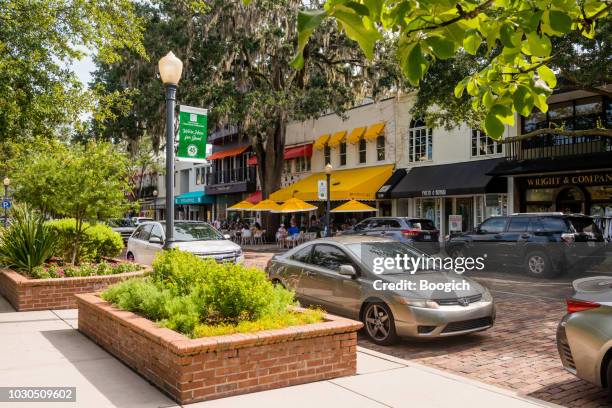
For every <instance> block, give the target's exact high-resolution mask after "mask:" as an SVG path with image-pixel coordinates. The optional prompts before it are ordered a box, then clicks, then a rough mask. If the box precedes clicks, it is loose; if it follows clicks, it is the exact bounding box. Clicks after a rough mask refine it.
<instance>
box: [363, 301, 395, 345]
mask: <svg viewBox="0 0 612 408" xmlns="http://www.w3.org/2000/svg"><path fill="white" fill-rule="evenodd" d="M365 321H366V329H367V330H368V334H369V335H370V337H372V338H373V339H376V340H378V341H383V340H385V339H386V338H387V337H388V336H389V333H390V331H391V320H390V319H389V315H388V314H387V311H386V310H385V309H383V308H382V307H380V306H379V305H375V304H374V305H370V306H369V307H368V310H367V311H366V318H365Z"/></svg>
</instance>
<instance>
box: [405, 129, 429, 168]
mask: <svg viewBox="0 0 612 408" xmlns="http://www.w3.org/2000/svg"><path fill="white" fill-rule="evenodd" d="M432 133H433V131H432V129H431V128H429V129H428V128H427V127H425V122H424V121H423V120H420V119H419V120H413V121H412V122H411V123H410V130H409V131H408V160H409V161H411V162H419V161H429V160H432V159H433V134H432Z"/></svg>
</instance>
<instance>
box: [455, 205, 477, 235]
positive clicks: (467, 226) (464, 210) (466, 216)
mask: <svg viewBox="0 0 612 408" xmlns="http://www.w3.org/2000/svg"><path fill="white" fill-rule="evenodd" d="M456 205H457V211H456V214H458V215H461V217H462V220H461V222H462V231H464V232H466V231H471V230H472V228H473V227H474V197H457V204H456Z"/></svg>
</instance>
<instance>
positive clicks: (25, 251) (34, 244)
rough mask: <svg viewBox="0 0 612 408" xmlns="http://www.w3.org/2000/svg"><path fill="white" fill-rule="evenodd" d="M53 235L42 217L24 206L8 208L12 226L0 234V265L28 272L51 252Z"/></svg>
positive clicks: (41, 262)
mask: <svg viewBox="0 0 612 408" xmlns="http://www.w3.org/2000/svg"><path fill="white" fill-rule="evenodd" d="M54 247H55V237H54V234H53V231H52V230H51V229H50V228H49V227H48V226H47V225H46V224H45V220H44V218H43V217H42V215H40V214H39V213H37V212H36V211H34V210H32V209H31V208H30V207H29V206H27V205H16V206H15V207H13V209H12V211H11V225H10V226H9V227H8V228H6V229H5V230H4V231H2V232H1V233H0V265H3V266H5V267H9V268H13V269H15V270H17V271H23V272H26V273H28V274H30V273H31V272H32V269H33V268H35V267H37V266H39V265H42V264H43V263H44V262H45V261H46V260H47V259H49V258H50V257H51V255H52V254H53V249H54Z"/></svg>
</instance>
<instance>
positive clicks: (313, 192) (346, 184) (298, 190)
mask: <svg viewBox="0 0 612 408" xmlns="http://www.w3.org/2000/svg"><path fill="white" fill-rule="evenodd" d="M392 173H393V165H392V164H388V165H384V166H374V167H362V168H357V169H345V170H336V171H333V172H332V174H331V187H330V188H331V199H332V200H336V201H337V200H352V199H355V200H375V199H376V192H377V191H378V189H380V187H381V186H382V185H383V184H384V183H385V182H386V181H387V179H389V177H391V174H392ZM319 180H325V173H315V174H311V175H310V176H308V177H306V178H303V179H302V180H299V181H297V182H296V183H294V184H291V185H290V186H287V187H285V188H283V189H281V190H278V191H276V192H274V193H272V194H271V195H270V198H271V199H272V200H274V201H287V200H288V199H290V198H292V197H295V198H299V199H300V200H304V201H317V200H318V197H317V187H318V186H317V185H318V182H319Z"/></svg>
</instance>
